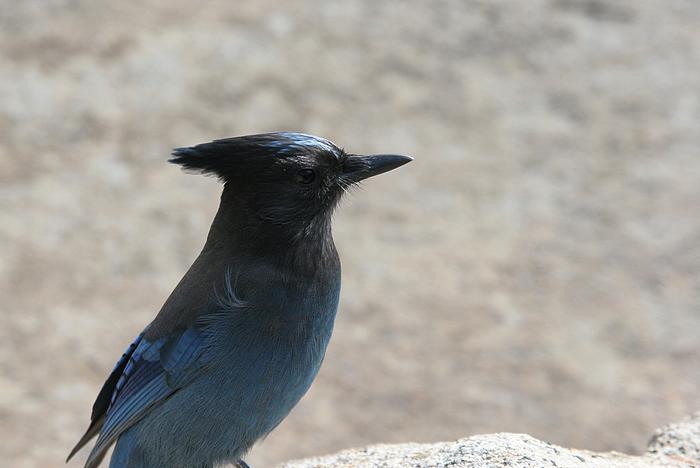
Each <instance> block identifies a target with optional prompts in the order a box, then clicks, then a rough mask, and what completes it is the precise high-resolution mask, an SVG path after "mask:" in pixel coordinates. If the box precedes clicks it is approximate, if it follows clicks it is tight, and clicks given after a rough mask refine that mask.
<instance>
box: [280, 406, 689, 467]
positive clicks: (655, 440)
mask: <svg viewBox="0 0 700 468" xmlns="http://www.w3.org/2000/svg"><path fill="white" fill-rule="evenodd" d="M698 464H700V413H696V414H694V415H693V416H691V417H690V418H688V419H686V420H684V421H682V422H680V423H676V424H670V425H668V426H665V427H664V428H661V429H658V430H656V432H655V433H654V436H653V437H652V439H651V441H650V442H649V447H648V450H647V453H646V454H644V455H642V456H633V455H626V454H623V453H618V452H605V453H600V452H591V451H588V450H576V449H568V448H563V447H559V446H557V445H553V444H550V443H548V442H543V441H541V440H537V439H535V438H534V437H531V436H529V435H526V434H509V433H500V434H486V435H475V436H472V437H467V438H465V439H459V440H457V441H454V442H438V443H433V444H411V443H409V444H393V445H373V446H370V447H366V448H361V449H351V450H344V451H342V452H339V453H337V454H334V455H327V456H325V457H317V458H308V459H305V460H298V461H293V462H290V463H286V464H284V465H282V468H324V467H334V468H344V467H370V466H372V467H387V468H388V467H399V466H401V467H403V466H411V467H421V468H424V467H425V468H428V467H448V466H449V467H475V468H476V467H494V468H495V467H511V468H526V467H527V468H530V467H558V468H569V467H571V468H574V467H584V466H585V467H607V468H610V467H613V468H614V467H620V468H621V467H635V468H644V467H689V466H698Z"/></svg>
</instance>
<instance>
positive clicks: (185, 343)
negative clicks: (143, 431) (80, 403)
mask: <svg viewBox="0 0 700 468" xmlns="http://www.w3.org/2000/svg"><path fill="white" fill-rule="evenodd" d="M132 347H133V350H131V352H130V353H129V350H127V353H125V355H124V356H123V357H122V359H121V360H120V361H119V362H118V363H117V367H115V370H114V372H113V375H112V376H110V379H108V382H107V383H109V381H110V380H113V379H114V378H115V377H114V374H115V373H116V372H117V371H119V370H120V368H121V369H122V370H121V373H120V375H119V376H118V380H117V382H116V384H115V385H114V387H113V388H114V390H113V392H112V394H111V398H110V402H109V406H108V408H107V409H106V412H105V413H104V414H103V415H102V416H101V415H99V414H95V410H93V421H96V420H97V419H96V418H103V420H104V424H103V425H102V427H101V430H100V435H99V437H98V439H97V442H96V443H95V447H94V448H93V449H92V451H91V452H90V455H89V457H88V460H87V462H86V464H85V466H86V468H92V467H96V466H97V465H99V463H100V461H101V460H102V458H103V457H104V455H105V454H106V452H107V450H108V449H109V447H110V446H111V445H112V444H113V443H114V442H115V441H116V440H117V438H118V437H119V435H120V434H122V433H123V432H124V431H126V430H127V429H128V428H129V427H131V426H132V425H133V424H135V423H136V422H137V421H139V420H140V419H141V418H142V417H144V416H145V415H146V414H148V412H149V411H150V410H151V409H152V408H153V407H154V406H156V405H158V404H160V403H161V402H163V401H164V400H165V399H167V398H168V397H169V396H170V395H172V394H173V393H174V392H175V391H177V390H178V389H180V388H182V387H184V386H185V385H187V384H188V383H189V382H190V381H191V380H192V379H193V378H194V377H195V376H196V375H197V374H198V373H199V372H200V371H201V370H202V369H203V367H204V366H205V362H204V361H205V360H204V359H202V354H203V352H204V351H205V348H206V347H205V344H204V334H203V332H202V331H201V330H198V329H195V328H188V329H186V330H185V331H184V332H182V333H180V334H177V335H171V336H167V337H163V338H160V339H158V340H155V341H148V340H147V339H145V338H143V335H141V336H139V338H137V340H136V341H135V342H134V344H133V345H132ZM105 387H107V384H105ZM104 392H105V389H103V391H102V392H101V393H100V396H101V397H103V398H104V396H103V395H102V393H104ZM99 398H100V397H98V400H99ZM96 406H97V402H96ZM89 431H90V430H88V432H89ZM86 435H87V434H86ZM93 435H94V434H93Z"/></svg>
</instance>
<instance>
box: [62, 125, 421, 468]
mask: <svg viewBox="0 0 700 468" xmlns="http://www.w3.org/2000/svg"><path fill="white" fill-rule="evenodd" d="M409 160H410V159H409V158H406V157H403V156H366V157H360V156H354V155H347V154H345V153H344V151H343V150H341V149H340V148H338V147H337V146H335V145H333V144H332V143H331V142H329V141H328V140H324V139H321V138H317V137H312V136H310V135H303V134H295V133H277V134H265V135H252V136H248V137H239V138H231V139H226V140H217V141H215V142H212V143H207V144H204V145H198V146H195V147H192V148H183V149H179V150H176V151H175V153H174V158H173V161H174V162H176V163H178V164H181V165H183V166H184V167H185V168H187V169H196V170H201V171H202V172H205V173H213V174H215V175H217V176H218V177H219V178H220V179H222V180H223V181H224V182H225V185H224V192H223V194H222V198H221V205H220V207H219V211H218V212H217V215H216V217H215V219H214V222H213V224H212V227H211V230H210V232H209V236H208V238H207V243H206V244H205V246H204V249H203V251H202V252H201V254H200V255H199V257H198V258H197V260H196V261H195V262H194V263H193V265H192V266H191V267H190V269H189V271H188V272H187V273H186V274H185V276H184V278H183V279H182V280H181V281H180V283H179V284H178V286H177V287H176V288H175V290H174V291H173V292H172V294H171V295H170V297H169V298H168V300H167V301H166V302H165V304H164V305H163V307H162V309H161V311H160V312H159V314H158V315H157V317H156V318H155V320H154V321H153V322H152V323H151V324H150V325H149V326H148V327H146V329H145V330H144V331H143V333H142V334H140V335H139V336H138V337H137V338H136V340H135V341H134V343H133V344H132V345H131V346H130V347H129V348H128V349H127V350H126V352H125V353H124V355H123V356H122V358H121V359H120V360H119V361H118V362H117V365H116V366H115V368H114V370H113V372H112V374H111V375H110V376H109V378H108V379H107V381H106V382H105V384H104V386H103V388H102V390H101V391H100V394H99V395H98V397H97V400H96V401H95V405H94V406H93V413H92V418H91V419H92V421H91V424H90V427H89V428H88V430H87V432H86V433H85V435H84V436H83V438H81V440H80V441H79V442H78V444H77V445H76V447H75V448H74V449H73V451H72V452H71V455H70V456H72V455H73V454H74V453H75V452H76V451H77V450H78V449H80V447H82V446H83V445H84V444H85V443H87V441H88V440H90V439H91V438H92V437H93V436H95V435H97V434H99V436H98V438H97V442H96V443H95V446H94V447H93V449H92V451H91V452H90V455H89V457H88V460H87V462H86V465H85V466H86V467H87V468H95V467H97V466H98V465H99V464H100V462H101V460H102V459H103V457H104V456H105V454H106V452H107V450H108V449H109V448H110V446H111V445H112V444H114V443H115V442H116V447H115V450H114V454H113V455H112V459H111V462H110V467H111V468H153V467H168V468H193V467H199V468H206V467H213V466H214V465H217V464H221V463H225V462H236V461H237V460H240V458H241V457H242V456H243V455H244V454H245V453H246V451H247V450H248V449H250V447H251V446H252V445H253V444H254V443H255V441H256V440H258V439H260V438H261V437H263V436H265V435H266V434H268V433H269V432H270V431H271V430H272V429H274V428H275V427H276V426H277V425H278V424H279V423H280V422H281V421H282V420H283V419H284V417H285V416H286V415H287V414H288V413H289V411H291V409H292V408H293V407H294V405H295V404H296V403H297V402H298V401H299V399H300V398H301V397H302V396H303V395H304V393H306V391H307V390H308V388H309V386H310V385H311V382H312V381H313V379H314V377H315V376H316V374H317V372H318V370H319V368H320V366H321V362H322V361H323V356H324V353H325V350H326V347H327V345H328V342H329V340H330V336H331V332H332V329H333V322H334V319H335V314H336V310H337V307H338V298H339V294H340V262H339V259H338V255H337V252H336V250H335V247H334V245H333V239H332V236H331V231H330V217H331V213H332V210H333V208H334V207H335V205H336V202H337V201H338V199H339V198H340V196H341V194H342V193H343V192H344V190H345V188H346V187H347V186H348V185H351V184H352V183H356V182H358V181H360V180H362V179H364V178H366V177H369V176H371V175H374V174H378V173H381V172H385V171H386V170H389V169H391V168H394V167H398V166H399V165H401V164H404V163H406V162H408V161H409ZM70 456H69V458H70Z"/></svg>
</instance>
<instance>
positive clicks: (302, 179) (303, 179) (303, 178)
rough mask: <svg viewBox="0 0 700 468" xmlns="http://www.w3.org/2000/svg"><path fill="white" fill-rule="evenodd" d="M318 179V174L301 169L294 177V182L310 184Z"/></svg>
mask: <svg viewBox="0 0 700 468" xmlns="http://www.w3.org/2000/svg"><path fill="white" fill-rule="evenodd" d="M315 178H316V173H315V172H314V171H312V170H311V169H301V170H300V171H299V172H297V173H296V175H295V176H294V180H295V181H297V182H299V183H300V184H310V183H311V182H313V181H314V179H315Z"/></svg>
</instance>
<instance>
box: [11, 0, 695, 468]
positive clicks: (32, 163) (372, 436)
mask: <svg viewBox="0 0 700 468" xmlns="http://www.w3.org/2000/svg"><path fill="white" fill-rule="evenodd" d="M283 129H284V130H301V131H305V132H309V133H314V134H319V135H322V136H325V137H328V138H331V139H333V140H334V141H336V142H337V143H338V144H340V145H342V146H344V147H345V148H346V149H348V150H350V151H353V152H365V153H372V152H397V153H405V154H409V155H413V156H414V157H415V158H416V160H415V162H414V163H412V164H411V165H409V166H406V167H404V168H402V169H400V170H398V171H396V172H395V173H391V174H388V175H386V176H382V177H380V178H377V179H376V180H372V181H371V182H369V183H367V184H366V186H365V188H364V189H363V190H361V191H359V192H357V193H356V194H354V195H353V196H351V197H350V198H349V199H348V200H346V202H345V203H344V205H343V206H342V208H341V209H340V210H339V212H338V213H337V216H336V221H335V233H336V240H337V244H338V246H339V250H340V252H341V256H342V259H343V262H344V283H343V294H342V304H341V311H340V315H339V317H338V321H337V326H336V333H335V336H334V339H333V341H332V343H331V346H330V349H329V352H328V355H327V358H326V361H325V364H324V367H323V369H322V371H321V373H320V375H319V377H318V379H317V381H316V383H315V385H314V386H313V388H312V390H311V391H310V392H309V394H308V395H307V396H306V398H305V399H304V400H303V401H302V403H301V404H300V405H299V406H298V408H297V409H296V410H295V411H294V412H293V413H292V415H291V416H290V417H289V418H288V419H287V420H286V422H284V423H283V424H282V426H280V427H279V429H278V430H277V431H276V432H274V433H273V434H272V435H271V436H270V437H269V438H268V439H267V440H266V441H265V442H264V443H262V444H261V445H259V446H258V447H257V448H256V449H254V451H253V452H252V453H251V455H250V457H249V458H248V461H249V462H251V464H253V465H254V466H258V467H265V466H271V465H272V464H273V463H276V462H279V461H282V460H286V459H290V458H295V457H301V456H307V455H312V454H323V453H328V452H332V451H335V450H337V449H340V448H346V447H351V446H357V445H362V444H367V443H378V442H406V441H417V442H424V441H437V440H447V439H455V438H458V437H461V436H466V435H469V434H473V433H480V432H495V431H512V432H516V431H523V432H528V433H530V434H532V435H534V436H536V437H540V438H543V439H546V440H550V441H552V442H555V443H558V444H561V445H571V446H577V447H585V448H589V449H595V450H602V449H617V450H624V451H631V452H635V451H640V450H642V449H643V448H644V446H645V442H646V441H645V440H644V439H645V438H646V434H648V433H650V431H651V430H652V429H653V428H654V427H657V426H659V425H662V424H664V423H666V422H668V421H672V420H676V419H679V418H680V417H682V416H683V415H685V414H686V413H690V412H692V411H695V410H698V409H700V3H698V2H697V1H694V0H686V1H682V0H667V1H640V0H636V1H609V2H606V1H602V0H551V1H549V0H547V1H545V0H528V1H515V0H513V1H498V2H491V1H485V0H484V1H442V0H440V1H434V2H422V1H417V0H416V1H405V0H402V1H382V2H377V1H372V0H366V1H348V2H329V1H322V0H317V1H312V2H297V1H287V2H275V1H269V0H265V1H239V2H231V1H200V2H186V1H182V0H175V1H148V0H146V1H143V0H140V1H121V2H102V1H94V0H82V1H80V0H79V1H70V0H46V1H37V0H25V1H22V2H15V1H10V0H2V1H0V200H1V201H0V307H1V308H2V310H0V460H2V462H0V464H2V465H3V466H12V467H15V468H30V467H58V466H62V463H63V459H64V457H65V455H66V454H67V452H68V450H69V449H70V448H71V446H72V445H73V443H74V442H75V440H76V439H77V437H78V436H79V435H80V434H81V433H82V431H83V430H84V428H85V426H86V424H87V421H88V417H89V411H90V406H91V405H92V401H93V398H94V396H95V395H96V393H97V391H98V389H99V387H100V385H101V383H102V381H103V379H104V378H105V376H106V374H107V373H108V372H109V370H110V369H111V368H112V366H113V364H114V362H115V360H116V359H117V357H118V356H119V355H120V354H121V352H122V350H123V348H124V347H125V346H126V345H127V344H128V343H129V342H130V341H131V339H132V338H133V336H134V335H135V334H137V333H138V332H139V331H140V329H141V328H142V327H143V326H144V325H145V324H146V323H148V321H149V320H150V319H151V318H152V317H153V316H154V314H155V312H156V311H157V310H158V308H159V307H160V305H161V304H162V302H163V300H164V299H165V297H166V296H167V294H168V293H169V292H170V291H171V289H172V288H173V287H174V285H175V284H176V282H177V281H178V280H179V278H180V277H181V275H182V274H183V272H184V271H185V270H186V269H187V267H188V266H189V264H190V262H191V261H192V260H193V259H194V257H195V256H196V254H197V253H198V250H199V248H200V247H201V245H202V243H203V240H204V236H205V235H206V232H207V229H208V225H209V222H210V220H211V218H212V215H213V213H214V211H215V209H216V206H217V201H218V194H219V190H220V187H219V186H218V185H217V183H216V182H215V181H214V180H213V179H206V178H202V177H195V176H190V175H186V174H183V173H181V172H180V171H179V170H178V169H177V168H176V167H174V166H171V165H168V164H166V163H165V160H166V158H167V156H168V152H169V150H170V148H172V147H175V146H182V145H189V144H195V143H199V142H204V141H208V140H210V139H213V138H218V137H225V136H231V135H239V134H246V133H257V132H264V131H273V130H283ZM84 456H85V453H81V454H80V455H79V456H78V460H77V461H75V462H72V464H71V465H70V466H79V465H80V460H81V459H83V458H84ZM6 463H7V464H6Z"/></svg>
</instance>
